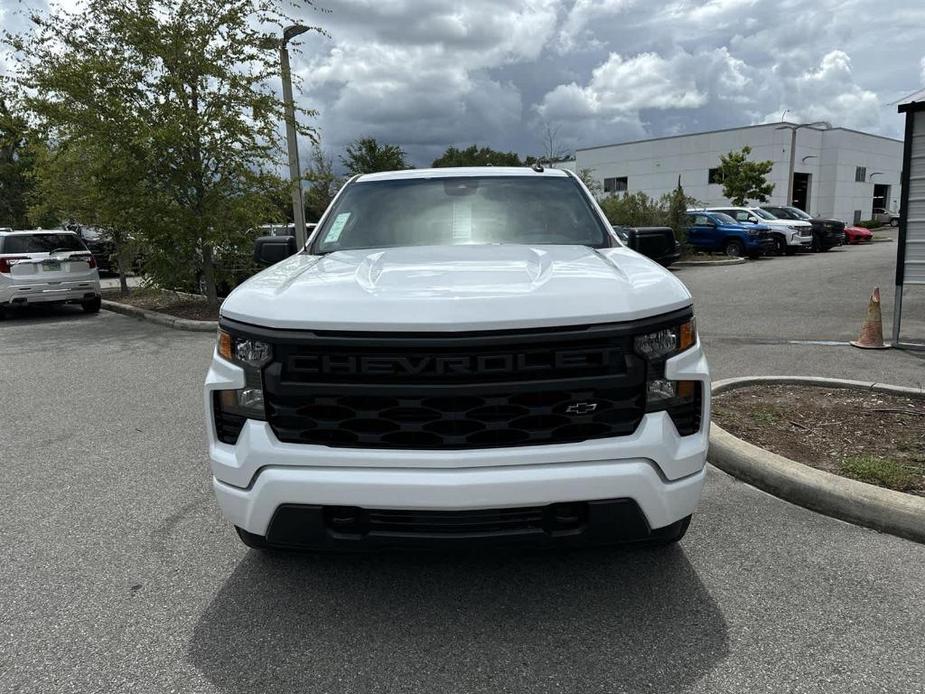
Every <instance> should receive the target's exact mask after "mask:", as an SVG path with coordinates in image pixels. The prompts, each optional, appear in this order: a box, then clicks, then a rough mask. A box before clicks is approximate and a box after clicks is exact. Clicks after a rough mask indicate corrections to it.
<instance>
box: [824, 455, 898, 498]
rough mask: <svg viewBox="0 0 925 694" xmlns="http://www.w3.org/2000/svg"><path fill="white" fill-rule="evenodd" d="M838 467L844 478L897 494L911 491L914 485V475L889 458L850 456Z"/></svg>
mask: <svg viewBox="0 0 925 694" xmlns="http://www.w3.org/2000/svg"><path fill="white" fill-rule="evenodd" d="M839 467H840V469H841V472H842V474H843V475H844V476H845V477H851V478H852V479H856V480H860V481H861V482H867V483H868V484H876V485H878V486H880V487H886V488H888V489H895V490H896V491H898V492H904V491H906V490H908V489H912V487H914V486H915V483H916V475H915V473H914V472H913V471H912V470H911V469H909V467H908V466H906V465H903V464H901V463H897V462H896V461H895V460H890V459H889V458H877V457H876V456H872V455H861V456H852V457H848V458H845V459H844V460H843V461H841V463H840V465H839Z"/></svg>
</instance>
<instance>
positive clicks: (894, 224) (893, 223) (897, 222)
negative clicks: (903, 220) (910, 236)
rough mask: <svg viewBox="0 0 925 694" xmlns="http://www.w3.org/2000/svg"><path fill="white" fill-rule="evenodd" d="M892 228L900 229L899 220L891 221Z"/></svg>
mask: <svg viewBox="0 0 925 694" xmlns="http://www.w3.org/2000/svg"><path fill="white" fill-rule="evenodd" d="M890 226H891V227H898V226H899V220H898V219H896V218H895V217H894V218H893V219H891V220H890Z"/></svg>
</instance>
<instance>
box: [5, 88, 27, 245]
mask: <svg viewBox="0 0 925 694" xmlns="http://www.w3.org/2000/svg"><path fill="white" fill-rule="evenodd" d="M5 92H6V85H5V84H3V83H0V227H12V228H14V229H23V228H25V227H27V226H28V224H29V222H28V219H27V217H26V208H27V198H28V196H29V193H30V191H31V189H32V181H31V173H32V167H33V165H34V161H35V147H34V146H33V144H32V143H31V142H30V140H31V138H32V137H33V136H34V131H30V129H29V124H28V122H27V120H26V118H25V117H24V116H23V114H22V112H21V110H20V103H19V102H18V100H17V99H15V98H13V97H12V95H9V94H6V93H5Z"/></svg>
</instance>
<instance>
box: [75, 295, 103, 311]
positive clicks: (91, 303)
mask: <svg viewBox="0 0 925 694" xmlns="http://www.w3.org/2000/svg"><path fill="white" fill-rule="evenodd" d="M80 305H81V307H83V310H84V313H99V312H100V307H101V306H102V305H103V300H102V299H101V298H100V297H98V296H95V297H93V298H92V299H87V300H86V301H83V302H81V304H80Z"/></svg>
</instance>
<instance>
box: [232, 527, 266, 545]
mask: <svg viewBox="0 0 925 694" xmlns="http://www.w3.org/2000/svg"><path fill="white" fill-rule="evenodd" d="M234 529H235V530H236V531H237V532H238V537H239V538H241V542H243V543H244V544H245V545H247V546H248V547H250V548H251V549H259V550H265V549H269V548H270V545H268V544H267V539H266V538H265V537H264V536H263V535H254V533H249V532H247V531H246V530H245V529H244V528H239V527H238V526H234Z"/></svg>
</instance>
